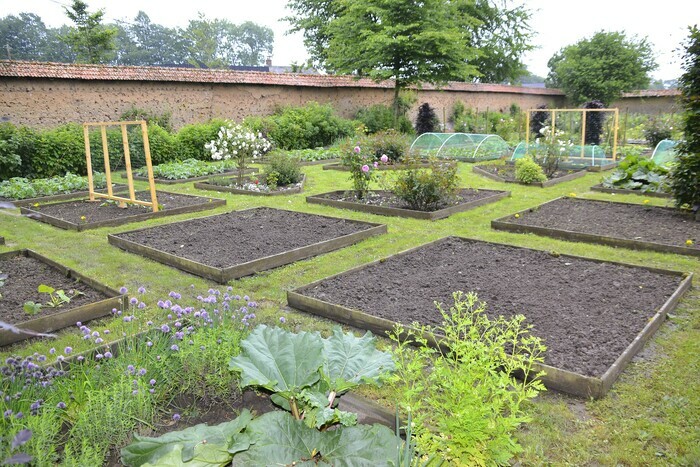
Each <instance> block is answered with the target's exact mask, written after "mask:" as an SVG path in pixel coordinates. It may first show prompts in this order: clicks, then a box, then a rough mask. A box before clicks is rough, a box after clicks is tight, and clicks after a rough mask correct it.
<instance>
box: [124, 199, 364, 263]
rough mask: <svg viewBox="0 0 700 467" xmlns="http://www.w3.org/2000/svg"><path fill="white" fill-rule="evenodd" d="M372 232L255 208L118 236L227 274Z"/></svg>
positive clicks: (353, 225)
mask: <svg viewBox="0 0 700 467" xmlns="http://www.w3.org/2000/svg"><path fill="white" fill-rule="evenodd" d="M367 228H368V225H367V224H366V223H363V222H356V221H351V220H347V219H339V218H334V217H325V216H317V215H314V214H305V213H301V212H293V211H283V210H280V209H272V208H256V209H248V210H245V211H234V212H230V213H227V214H219V215H216V216H209V217H203V218H199V219H191V220H188V221H182V222H175V223H173V224H169V225H163V226H158V227H152V228H148V229H143V230H138V231H135V232H124V233H121V234H117V235H116V236H117V237H120V238H124V239H126V240H130V241H132V242H136V243H140V244H143V245H146V246H149V247H151V248H155V249H157V250H160V251H164V252H166V253H171V254H174V255H177V256H181V257H183V258H187V259H190V260H193V261H197V262H199V263H203V264H206V265H208V266H212V267H217V268H224V267H229V266H235V265H238V264H242V263H246V262H248V261H252V260H256V259H260V258H264V257H267V256H272V255H276V254H280V253H284V252H286V251H289V250H293V249H296V248H301V247H304V246H307V245H312V244H314V243H319V242H323V241H326V240H331V239H334V238H338V237H342V236H344V235H349V234H352V233H355V232H360V231H362V230H367Z"/></svg>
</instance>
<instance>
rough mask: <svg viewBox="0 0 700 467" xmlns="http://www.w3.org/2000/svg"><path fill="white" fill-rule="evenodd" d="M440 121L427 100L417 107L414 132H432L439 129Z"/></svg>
mask: <svg viewBox="0 0 700 467" xmlns="http://www.w3.org/2000/svg"><path fill="white" fill-rule="evenodd" d="M439 129H440V121H439V120H438V117H437V115H436V114H435V110H433V108H432V107H430V104H428V103H427V102H425V103H423V104H422V105H421V106H420V107H418V117H417V118H416V134H417V135H422V134H423V133H434V132H436V131H439Z"/></svg>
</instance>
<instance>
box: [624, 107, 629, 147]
mask: <svg viewBox="0 0 700 467" xmlns="http://www.w3.org/2000/svg"><path fill="white" fill-rule="evenodd" d="M629 110H630V108H629V107H625V123H624V126H625V130H624V132H623V133H622V145H623V146H626V145H627V117H628V116H629Z"/></svg>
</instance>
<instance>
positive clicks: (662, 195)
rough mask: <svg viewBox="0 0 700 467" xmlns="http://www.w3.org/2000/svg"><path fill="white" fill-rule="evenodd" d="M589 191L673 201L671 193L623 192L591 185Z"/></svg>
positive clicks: (622, 190) (618, 189) (620, 189)
mask: <svg viewBox="0 0 700 467" xmlns="http://www.w3.org/2000/svg"><path fill="white" fill-rule="evenodd" d="M591 191H599V192H601V193H614V194H617V195H640V196H646V197H648V198H666V199H673V195H672V194H671V193H661V192H657V191H647V192H643V191H641V190H625V189H622V188H607V187H604V186H603V185H593V186H592V187H591Z"/></svg>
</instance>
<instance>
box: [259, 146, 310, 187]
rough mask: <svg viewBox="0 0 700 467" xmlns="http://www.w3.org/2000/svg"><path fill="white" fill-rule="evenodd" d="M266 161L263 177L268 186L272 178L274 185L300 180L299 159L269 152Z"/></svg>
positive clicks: (291, 183) (283, 184)
mask: <svg viewBox="0 0 700 467" xmlns="http://www.w3.org/2000/svg"><path fill="white" fill-rule="evenodd" d="M266 162H267V165H266V166H265V168H264V169H263V177H264V179H265V183H266V184H267V185H268V186H271V182H272V179H273V178H274V181H275V186H277V185H279V186H287V185H293V184H295V183H298V182H299V181H300V180H301V168H300V166H299V159H297V158H295V157H289V156H285V155H282V154H280V153H275V154H271V155H270V157H268V158H267V161H266Z"/></svg>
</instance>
